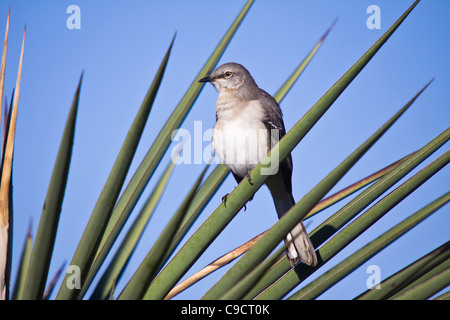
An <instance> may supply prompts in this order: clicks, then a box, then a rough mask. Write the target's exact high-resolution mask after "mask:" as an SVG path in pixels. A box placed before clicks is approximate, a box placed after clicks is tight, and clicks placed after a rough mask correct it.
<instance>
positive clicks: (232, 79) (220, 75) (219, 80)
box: [199, 62, 256, 92]
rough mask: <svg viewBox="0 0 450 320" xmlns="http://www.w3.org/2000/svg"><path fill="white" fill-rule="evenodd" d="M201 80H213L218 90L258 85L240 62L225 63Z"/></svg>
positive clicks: (212, 82)
mask: <svg viewBox="0 0 450 320" xmlns="http://www.w3.org/2000/svg"><path fill="white" fill-rule="evenodd" d="M199 82H211V84H212V85H213V86H214V87H215V88H216V89H217V91H218V92H222V91H225V90H226V91H228V90H233V91H234V90H238V89H239V88H241V87H243V86H244V85H245V87H252V86H256V84H255V81H254V80H253V78H252V76H251V75H250V73H249V72H248V71H247V69H245V68H244V67H243V66H242V65H240V64H239V63H234V62H230V63H225V64H223V65H221V66H220V67H217V68H216V69H215V70H214V71H213V72H212V73H211V74H210V75H209V76H207V77H204V78H202V79H200V80H199Z"/></svg>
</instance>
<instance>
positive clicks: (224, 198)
mask: <svg viewBox="0 0 450 320" xmlns="http://www.w3.org/2000/svg"><path fill="white" fill-rule="evenodd" d="M228 195H229V193H227V194H226V195H224V196H223V197H222V202H223V205H224V206H225V208H226V207H227V198H228Z"/></svg>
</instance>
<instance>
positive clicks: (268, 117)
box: [260, 89, 293, 195]
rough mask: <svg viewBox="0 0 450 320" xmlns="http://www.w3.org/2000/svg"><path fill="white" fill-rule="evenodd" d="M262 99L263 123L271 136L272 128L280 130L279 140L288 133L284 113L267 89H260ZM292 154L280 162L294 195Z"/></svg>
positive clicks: (285, 182) (285, 180)
mask: <svg viewBox="0 0 450 320" xmlns="http://www.w3.org/2000/svg"><path fill="white" fill-rule="evenodd" d="M260 90H261V91H260V101H262V102H261V103H262V105H263V109H264V113H265V117H264V119H263V123H264V125H265V126H266V128H267V130H268V131H269V137H271V130H272V129H276V130H278V141H279V140H281V138H283V136H284V135H285V134H286V129H285V127H284V121H283V113H282V111H281V108H280V105H279V104H278V102H277V101H276V100H275V99H274V98H273V97H272V96H271V95H270V94H268V93H267V92H266V91H264V90H262V89H260ZM292 167H293V165H292V156H291V154H290V153H289V155H288V156H287V157H286V159H284V160H283V161H281V162H280V167H279V170H280V173H281V174H282V176H283V181H284V185H285V188H286V190H287V191H288V192H289V193H290V194H291V195H292Z"/></svg>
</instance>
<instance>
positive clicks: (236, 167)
mask: <svg viewBox="0 0 450 320" xmlns="http://www.w3.org/2000/svg"><path fill="white" fill-rule="evenodd" d="M199 82H211V83H212V84H213V85H214V87H215V88H216V89H217V91H218V92H219V97H218V98H217V103H216V124H215V125H214V130H213V138H212V146H213V148H214V151H215V153H216V154H217V155H218V156H219V158H220V159H221V160H222V162H223V163H224V164H226V165H227V166H228V167H229V168H230V169H231V172H232V173H233V176H234V178H235V179H236V181H237V182H238V183H240V182H241V181H242V179H243V178H244V177H247V178H248V177H249V175H248V174H249V172H250V171H251V170H252V169H253V168H254V167H255V166H256V165H257V164H258V163H259V162H260V161H261V160H262V159H264V158H265V156H266V155H267V153H268V152H269V151H270V149H271V147H272V146H273V145H275V144H276V143H277V142H278V141H279V139H281V138H282V137H283V136H284V135H285V134H286V130H285V128H284V122H283V117H282V113H281V109H280V106H279V105H278V103H277V102H276V100H275V99H274V98H273V97H272V96H271V95H270V94H268V93H267V92H265V91H264V90H262V89H260V88H259V87H258V86H257V85H256V83H255V81H254V80H253V78H252V76H251V75H250V73H249V72H248V71H247V69H245V68H244V67H243V66H242V65H240V64H238V63H226V64H224V65H222V66H220V67H218V68H217V69H216V70H214V71H213V72H212V73H211V75H209V76H208V77H205V78H203V79H200V81H199ZM274 133H275V134H274ZM277 160H278V159H277ZM277 162H278V161H277ZM291 177H292V156H291V155H290V154H289V156H288V157H287V158H286V159H284V160H283V161H282V162H281V163H280V165H279V168H278V170H277V172H276V173H275V174H273V175H270V176H269V177H268V178H267V180H266V185H267V186H268V188H269V190H270V193H271V194H272V198H273V201H274V204H275V208H276V210H277V214H278V218H281V217H282V216H283V215H284V214H285V213H286V212H287V211H288V210H289V209H290V208H291V207H292V206H293V205H294V204H295V201H294V198H293V196H292V181H291ZM249 182H250V183H251V181H250V179H249ZM285 241H286V243H287V244H288V247H287V250H286V255H287V257H288V259H289V262H290V263H291V265H292V266H294V265H295V264H296V263H297V262H299V261H302V262H303V263H305V264H307V265H310V266H315V265H316V264H317V257H316V253H315V251H314V247H313V245H312V243H311V240H310V239H309V236H308V234H307V232H306V229H305V226H304V225H303V222H302V221H300V222H299V223H298V224H297V225H296V226H295V227H294V229H292V230H291V231H290V233H289V234H288V235H287V236H286V239H285Z"/></svg>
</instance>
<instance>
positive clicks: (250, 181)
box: [245, 173, 254, 186]
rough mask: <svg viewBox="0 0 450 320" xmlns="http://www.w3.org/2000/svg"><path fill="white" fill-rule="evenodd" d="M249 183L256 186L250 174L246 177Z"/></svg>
mask: <svg viewBox="0 0 450 320" xmlns="http://www.w3.org/2000/svg"><path fill="white" fill-rule="evenodd" d="M245 177H246V178H247V181H248V183H250V185H252V186H253V185H254V183H253V182H252V178H251V177H250V173H248V174H247V175H246V176H245Z"/></svg>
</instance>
